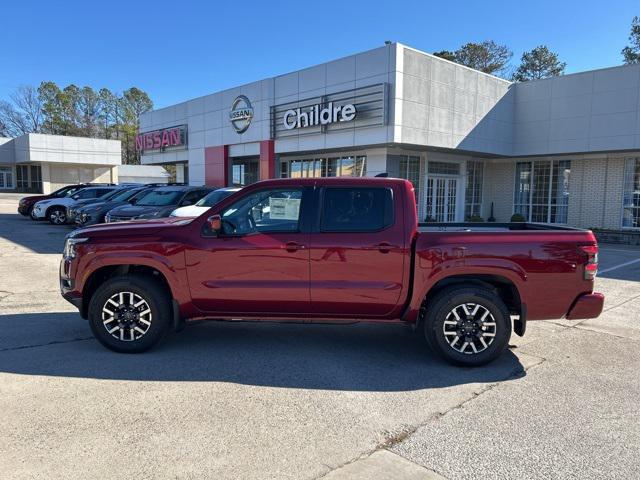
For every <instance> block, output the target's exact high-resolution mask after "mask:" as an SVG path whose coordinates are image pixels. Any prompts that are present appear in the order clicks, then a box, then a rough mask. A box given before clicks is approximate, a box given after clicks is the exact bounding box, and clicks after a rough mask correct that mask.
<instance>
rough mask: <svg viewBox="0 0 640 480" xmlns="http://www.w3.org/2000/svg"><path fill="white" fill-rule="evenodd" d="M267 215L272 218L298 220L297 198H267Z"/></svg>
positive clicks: (298, 203)
mask: <svg viewBox="0 0 640 480" xmlns="http://www.w3.org/2000/svg"><path fill="white" fill-rule="evenodd" d="M269 211H270V212H269V216H270V218H271V219H272V220H298V215H299V212H300V199H299V198H275V197H270V198H269Z"/></svg>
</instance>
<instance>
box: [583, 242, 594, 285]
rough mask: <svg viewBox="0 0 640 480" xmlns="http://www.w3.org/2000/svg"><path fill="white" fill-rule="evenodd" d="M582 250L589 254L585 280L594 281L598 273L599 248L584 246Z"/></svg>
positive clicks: (585, 268) (585, 267)
mask: <svg viewBox="0 0 640 480" xmlns="http://www.w3.org/2000/svg"><path fill="white" fill-rule="evenodd" d="M580 249H581V250H582V251H583V252H584V253H586V254H587V263H586V264H585V266H584V279H585V280H593V279H594V278H596V273H598V246H597V245H583V246H581V247H580Z"/></svg>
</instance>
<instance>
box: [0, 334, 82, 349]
mask: <svg viewBox="0 0 640 480" xmlns="http://www.w3.org/2000/svg"><path fill="white" fill-rule="evenodd" d="M93 338H94V337H93V336H91V337H81V338H72V339H70V340H54V341H53V342H47V343H38V344H35V345H20V346H18V347H7V348H0V353H2V352H11V351H13V350H25V349H27V348H38V347H48V346H49V345H62V344H65V343H74V342H84V341H86V340H93Z"/></svg>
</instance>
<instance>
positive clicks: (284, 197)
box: [186, 187, 313, 316]
mask: <svg viewBox="0 0 640 480" xmlns="http://www.w3.org/2000/svg"><path fill="white" fill-rule="evenodd" d="M312 194H313V190H312V189H309V190H307V189H305V188H302V187H281V188H273V187H270V188H264V189H262V190H254V191H252V192H250V193H248V194H247V195H245V196H243V197H241V198H240V199H239V200H237V201H236V202H234V203H233V204H232V205H230V206H229V207H227V208H225V209H224V210H223V211H222V212H221V216H222V224H223V231H222V232H221V233H220V234H219V235H218V236H206V235H203V236H202V237H201V238H199V239H198V240H197V242H195V246H196V248H193V249H189V250H187V252H186V260H187V272H188V273H187V275H188V278H189V288H190V290H191V296H192V299H193V302H194V304H195V305H196V307H198V308H199V309H201V310H203V311H205V312H209V313H212V314H227V315H238V316H243V315H242V314H244V316H251V315H260V314H270V315H272V316H274V315H278V314H284V315H296V314H307V313H308V312H309V308H310V298H309V248H308V247H309V232H308V229H305V227H304V225H303V223H304V221H303V206H304V204H305V203H306V202H307V201H308V200H307V196H309V195H312ZM305 230H306V231H305Z"/></svg>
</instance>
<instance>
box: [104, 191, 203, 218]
mask: <svg viewBox="0 0 640 480" xmlns="http://www.w3.org/2000/svg"><path fill="white" fill-rule="evenodd" d="M211 190H212V189H211V188H210V187H179V186H172V187H158V188H154V189H153V190H151V191H150V192H149V193H147V194H146V195H145V196H144V197H143V198H141V199H140V200H139V201H137V202H136V204H135V205H123V206H121V207H116V208H114V209H113V210H111V211H110V212H109V213H107V214H106V215H105V222H106V223H111V222H124V221H127V220H138V219H151V218H162V217H168V216H169V215H170V214H171V212H173V211H174V210H175V209H176V208H178V207H186V206H188V205H194V204H195V203H196V202H198V200H200V199H201V198H202V197H204V196H205V195H206V194H208V193H209V192H210V191H211Z"/></svg>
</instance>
